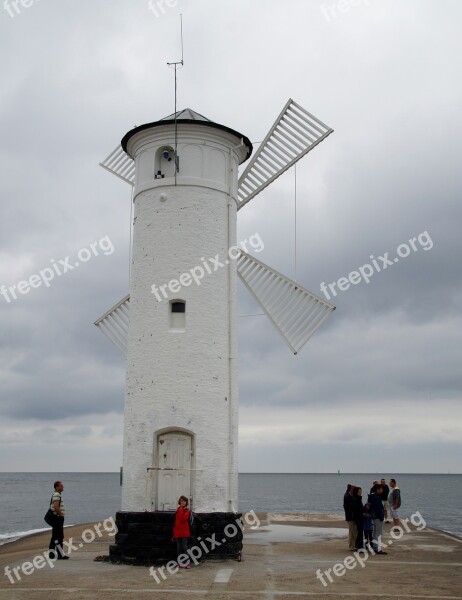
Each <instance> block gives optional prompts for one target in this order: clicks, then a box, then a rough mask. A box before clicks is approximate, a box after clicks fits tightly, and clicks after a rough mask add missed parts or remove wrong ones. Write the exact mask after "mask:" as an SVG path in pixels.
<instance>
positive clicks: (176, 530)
mask: <svg viewBox="0 0 462 600" xmlns="http://www.w3.org/2000/svg"><path fill="white" fill-rule="evenodd" d="M190 514H191V511H190V510H189V508H183V507H182V506H179V507H178V508H177V510H176V514H175V525H174V526H173V537H174V538H188V537H190V536H191V531H190V530H189V515H190Z"/></svg>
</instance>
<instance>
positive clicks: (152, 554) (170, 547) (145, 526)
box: [107, 512, 244, 565]
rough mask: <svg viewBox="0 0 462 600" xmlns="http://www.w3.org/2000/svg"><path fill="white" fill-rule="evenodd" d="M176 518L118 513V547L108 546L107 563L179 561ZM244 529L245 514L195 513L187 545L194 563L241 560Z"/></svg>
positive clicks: (151, 513) (150, 563) (114, 545)
mask: <svg viewBox="0 0 462 600" xmlns="http://www.w3.org/2000/svg"><path fill="white" fill-rule="evenodd" d="M174 519H175V513H174V512H118V513H117V514H116V524H117V534H116V536H115V544H113V545H111V546H110V547H109V557H108V559H107V560H109V561H110V562H113V563H124V564H132V565H153V564H157V563H166V562H168V561H170V560H176V558H177V556H176V543H175V542H174V541H172V535H173V534H172V531H173V523H174ZM243 529H244V526H243V520H242V513H228V512H214V513H194V515H193V523H192V525H191V538H190V539H189V543H188V553H189V554H190V557H191V562H193V563H196V564H197V563H198V562H200V561H203V560H208V559H213V558H220V559H223V558H230V559H236V560H241V554H242V539H243V534H242V532H243Z"/></svg>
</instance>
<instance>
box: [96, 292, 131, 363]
mask: <svg viewBox="0 0 462 600" xmlns="http://www.w3.org/2000/svg"><path fill="white" fill-rule="evenodd" d="M129 320H130V294H127V295H126V296H124V297H123V298H122V300H119V302H117V304H115V305H114V306H113V307H112V308H110V309H109V310H108V311H106V312H105V313H104V315H103V316H102V317H100V318H99V319H97V320H96V321H95V323H94V324H95V325H96V327H98V329H99V330H100V331H101V332H102V333H104V335H105V336H106V337H107V339H108V340H109V341H110V342H112V343H113V344H114V346H115V347H116V348H117V349H118V350H120V352H122V354H123V355H124V356H125V357H126V356H127V349H128V326H129Z"/></svg>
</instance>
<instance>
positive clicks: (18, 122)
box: [0, 0, 462, 473]
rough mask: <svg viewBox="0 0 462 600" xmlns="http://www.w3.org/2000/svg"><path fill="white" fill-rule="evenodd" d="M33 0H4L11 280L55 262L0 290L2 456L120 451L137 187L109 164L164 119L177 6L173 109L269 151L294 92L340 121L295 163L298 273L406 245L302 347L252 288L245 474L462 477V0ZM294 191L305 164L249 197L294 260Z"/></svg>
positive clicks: (23, 458) (272, 247)
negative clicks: (131, 139)
mask: <svg viewBox="0 0 462 600" xmlns="http://www.w3.org/2000/svg"><path fill="white" fill-rule="evenodd" d="M23 2H24V4H26V6H22V5H21V3H19V4H18V7H17V9H15V8H14V6H13V4H12V3H11V4H9V5H8V6H9V9H8V10H7V9H4V8H3V2H2V3H1V4H0V49H1V56H2V61H1V87H0V131H1V135H0V152H1V162H0V164H1V169H2V176H1V179H0V186H1V187H0V189H1V206H2V214H1V220H0V231H1V238H0V285H3V286H5V288H6V289H7V290H8V288H9V287H11V286H13V285H16V286H17V285H18V283H19V282H20V281H22V280H29V279H30V278H31V276H33V275H34V274H37V273H39V272H40V271H41V270H43V269H45V268H48V269H51V270H53V269H55V271H54V274H55V277H54V279H53V280H52V281H50V283H49V287H45V285H43V284H42V285H41V286H40V287H35V288H30V289H29V290H28V291H26V290H25V288H23V292H24V293H18V292H16V293H17V296H18V298H17V299H14V298H13V297H12V296H11V292H8V293H7V292H4V295H2V296H0V324H1V338H0V339H1V364H0V369H1V370H0V382H1V389H0V471H60V470H61V471H116V470H118V468H119V466H120V465H121V461H122V427H123V417H122V413H123V398H124V377H125V364H124V359H123V357H122V355H121V354H120V353H119V352H118V351H117V350H116V349H115V348H114V347H113V346H112V345H111V344H110V343H109V342H108V341H107V340H106V338H105V337H104V336H103V335H102V334H101V333H100V332H99V331H98V330H97V329H96V327H95V326H94V325H93V322H94V321H95V319H96V318H97V317H99V316H101V315H102V314H103V313H104V312H105V311H106V310H107V309H108V308H110V307H111V306H113V305H114V304H115V303H116V302H117V301H118V300H120V299H121V298H122V297H123V296H124V295H125V294H127V293H128V264H129V244H130V241H129V240H130V188H129V186H128V185H126V184H125V183H124V182H122V181H120V180H119V179H117V178H116V177H113V176H111V175H110V174H109V173H107V172H106V171H104V170H103V169H101V168H100V167H99V166H98V163H99V162H100V161H102V160H103V159H104V158H105V157H106V156H107V155H108V154H109V152H110V151H112V150H113V148H114V147H115V146H116V145H117V143H118V142H119V140H120V139H121V137H122V136H123V135H124V134H125V133H126V132H127V131H128V130H129V129H131V128H132V127H133V126H134V125H140V124H142V123H146V122H150V121H154V120H157V119H160V118H162V117H164V116H166V115H168V114H170V113H172V112H173V108H174V104H173V102H174V96H173V72H172V70H171V69H169V68H168V67H167V65H166V63H167V61H174V60H178V59H179V58H180V44H179V14H180V13H182V14H183V15H184V48H185V66H184V68H183V69H181V70H180V71H179V72H178V83H179V102H178V105H179V108H186V107H190V108H192V109H194V110H196V111H197V112H199V113H201V114H204V115H206V116H207V117H209V118H210V119H212V120H214V121H216V122H218V123H222V124H225V125H228V126H230V127H232V128H234V129H237V130H238V131H240V132H242V133H244V134H245V135H247V136H248V137H249V138H250V139H251V140H252V141H253V142H254V143H255V144H256V143H257V142H259V141H261V140H262V139H263V138H264V136H265V134H266V132H267V130H268V129H269V127H270V126H271V125H272V123H273V122H274V120H275V118H276V116H277V115H278V114H279V112H280V111H281V109H282V107H283V106H284V104H285V102H286V101H287V99H288V98H289V97H292V98H294V100H296V101H297V102H298V103H299V104H301V105H302V106H304V107H305V108H306V109H307V110H309V111H310V112H312V113H313V114H315V115H316V116H317V117H318V118H320V119H321V120H322V121H324V122H325V123H327V124H328V125H329V126H330V127H332V128H333V129H334V133H333V134H332V135H331V136H329V138H328V139H327V140H325V141H324V142H323V143H322V144H320V145H319V146H318V147H317V148H316V149H315V150H314V151H313V152H311V153H309V154H308V156H306V157H305V158H304V159H302V161H301V162H300V163H299V165H298V168H297V270H296V277H297V280H298V281H299V282H300V283H301V284H302V285H303V286H305V287H307V288H308V289H310V290H311V291H313V292H314V293H316V294H318V295H320V296H322V297H324V295H323V293H322V291H321V289H320V286H321V284H322V283H323V282H324V283H325V284H326V286H328V284H329V283H333V282H337V281H338V280H339V278H341V277H348V276H349V274H350V273H351V272H352V271H357V270H358V269H359V267H361V266H363V265H365V264H366V263H369V264H371V262H372V260H373V259H374V260H376V261H377V264H378V265H381V264H382V260H381V259H379V258H378V257H380V256H384V255H385V253H387V252H388V257H389V258H390V259H391V260H392V261H393V259H394V258H395V257H398V254H399V253H401V254H402V255H405V254H406V253H408V254H409V255H408V256H402V257H400V258H399V260H398V262H393V263H392V264H391V265H389V266H388V267H387V268H386V269H385V270H383V271H380V272H377V271H375V272H374V274H373V275H372V276H371V278H370V282H369V283H366V282H365V281H364V280H363V281H360V282H359V283H357V284H355V285H350V287H349V289H347V290H345V291H338V293H337V296H336V297H334V296H333V295H331V301H333V302H334V303H335V305H336V306H337V310H336V311H335V312H334V313H333V315H332V316H331V317H330V319H329V320H328V321H327V322H326V323H325V324H324V326H323V327H322V328H321V329H320V330H319V331H318V332H317V333H316V334H315V336H314V337H313V338H312V339H311V340H310V341H309V343H308V344H307V346H305V348H304V349H303V350H302V352H301V353H300V354H299V355H298V356H293V355H292V353H291V352H290V350H289V349H288V348H287V346H286V345H285V344H284V341H283V340H282V338H281V337H280V335H279V334H278V333H277V332H276V331H275V330H274V329H273V327H272V325H271V323H270V322H269V320H268V319H267V318H266V317H264V316H255V317H251V316H244V315H249V314H255V313H258V312H260V310H259V308H258V306H256V305H255V304H254V302H253V300H252V299H251V298H250V297H249V296H248V294H247V292H245V291H244V290H240V298H239V300H240V303H239V312H240V315H243V316H242V317H241V318H240V320H239V325H240V336H239V345H240V470H241V471H243V472H245V471H257V472H259V471H262V472H271V471H275V472H301V471H305V472H332V471H337V470H338V469H340V470H341V471H343V472H348V471H349V472H358V471H363V472H379V473H380V472H395V473H399V472H435V473H447V472H460V471H461V467H460V456H462V425H461V423H462V401H461V400H462V398H461V395H462V393H461V390H462V364H461V358H462V316H461V312H460V311H461V305H462V265H461V248H462V243H461V234H460V226H461V222H462V206H461V197H462V194H461V191H462V184H461V171H462V170H461V164H460V163H461V156H462V127H461V123H462V118H461V105H462V93H461V92H462V83H461V76H460V74H461V72H462V64H461V62H462V61H461V57H462V42H461V36H460V22H461V20H462V3H461V2H460V1H459V0H453V1H452V0H362V1H361V0H342V1H341V2H339V1H337V2H334V0H325V1H324V2H322V1H318V0H287V1H285V2H282V1H278V2H276V1H274V0H227V1H223V0H220V1H218V0H177V1H176V2H175V1H173V0H170V2H169V3H170V5H171V6H170V7H167V6H166V5H164V4H162V3H156V0H153V2H152V4H151V9H150V8H149V6H148V1H147V0H130V1H128V0H125V1H123V0H91V1H90V0H86V1H80V2H70V1H69V0H35V1H34V0H23ZM29 3H30V6H29ZM159 4H160V6H159ZM18 11H19V12H18ZM11 15H12V16H11ZM294 205H295V202H294V171H293V169H292V170H291V171H289V172H287V173H286V174H285V175H284V176H283V177H281V178H280V179H279V180H277V182H275V183H274V184H273V185H271V186H270V187H269V188H268V189H267V190H265V191H264V192H263V193H262V194H260V195H259V196H258V197H257V198H255V199H254V200H253V201H252V202H251V203H249V205H247V206H246V207H245V208H243V209H242V210H241V211H240V212H239V231H238V238H239V239H244V238H245V237H248V236H249V235H251V234H253V233H255V232H258V233H259V235H260V237H261V238H262V240H263V241H264V244H265V248H264V250H263V252H261V253H260V254H258V256H257V258H259V259H260V260H262V261H264V262H265V263H267V264H269V265H271V266H273V267H274V268H276V269H277V270H278V271H280V272H282V273H285V274H286V275H288V276H289V277H294V276H295V261H294ZM413 238H416V239H415V240H414V242H413V244H414V248H415V249H414V248H412V247H411V244H410V243H409V240H412V239H413ZM92 243H94V245H93V248H94V249H96V251H97V252H98V255H97V256H95V255H94V253H93V254H92V255H91V257H90V258H89V254H90V253H89V252H88V251H87V250H90V249H91V244H92ZM403 244H406V247H405V246H404V245H403ZM406 248H407V249H408V250H406ZM82 249H87V250H83V251H82ZM79 251H81V252H80V257H82V261H81V264H80V265H79V267H78V268H74V269H73V270H72V271H71V270H68V272H66V273H64V272H63V271H64V269H65V268H66V267H65V266H64V264H65V263H66V260H65V259H66V257H67V256H69V257H71V262H72V263H73V262H75V257H76V255H77V254H78V252H79ZM371 257H372V258H371ZM52 261H55V262H52ZM60 261H62V262H60ZM58 270H59V272H63V273H62V274H61V275H60V276H58V275H57V272H58ZM50 277H51V276H50ZM31 281H32V282H34V283H35V285H38V284H37V281H38V280H37V279H31ZM5 288H3V289H4V290H5ZM327 289H328V290H329V288H327ZM334 289H336V290H337V289H338V288H334Z"/></svg>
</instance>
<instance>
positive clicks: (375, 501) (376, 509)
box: [368, 483, 387, 554]
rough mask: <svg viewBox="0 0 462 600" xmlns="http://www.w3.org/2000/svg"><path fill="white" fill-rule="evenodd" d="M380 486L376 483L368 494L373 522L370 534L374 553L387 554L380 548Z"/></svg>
mask: <svg viewBox="0 0 462 600" xmlns="http://www.w3.org/2000/svg"><path fill="white" fill-rule="evenodd" d="M382 490H383V488H382V486H381V485H380V484H379V483H377V484H375V485H374V487H373V488H372V492H371V493H370V494H369V498H368V503H369V504H370V505H371V513H372V522H373V524H374V532H373V534H372V538H373V539H372V548H373V550H374V552H375V553H376V554H387V552H384V551H383V550H382V534H383V514H384V512H383V504H382V500H381V498H380V494H381V492H382Z"/></svg>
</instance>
